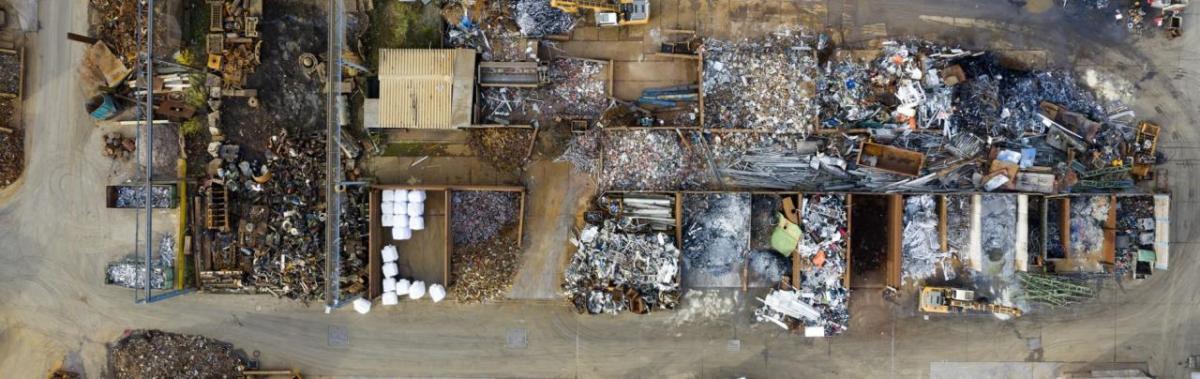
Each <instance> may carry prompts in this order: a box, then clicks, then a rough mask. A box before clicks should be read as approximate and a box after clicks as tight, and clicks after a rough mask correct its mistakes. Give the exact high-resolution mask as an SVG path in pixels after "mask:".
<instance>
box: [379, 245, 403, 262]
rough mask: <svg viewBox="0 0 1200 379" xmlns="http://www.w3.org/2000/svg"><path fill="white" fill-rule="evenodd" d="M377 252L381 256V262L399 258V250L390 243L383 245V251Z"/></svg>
mask: <svg viewBox="0 0 1200 379" xmlns="http://www.w3.org/2000/svg"><path fill="white" fill-rule="evenodd" d="M379 254H380V255H382V256H383V263H389V262H395V261H397V260H399V259H400V251H399V250H396V247H395V246H392V245H387V246H384V247H383V251H380V252H379Z"/></svg>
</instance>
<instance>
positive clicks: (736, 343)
mask: <svg viewBox="0 0 1200 379" xmlns="http://www.w3.org/2000/svg"><path fill="white" fill-rule="evenodd" d="M725 350H729V352H730V353H737V352H740V351H742V340H729V343H728V344H726V345H725Z"/></svg>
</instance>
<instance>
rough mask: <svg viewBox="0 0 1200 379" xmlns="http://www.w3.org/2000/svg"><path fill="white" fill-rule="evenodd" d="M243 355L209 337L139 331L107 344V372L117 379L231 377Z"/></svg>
mask: <svg viewBox="0 0 1200 379" xmlns="http://www.w3.org/2000/svg"><path fill="white" fill-rule="evenodd" d="M244 356H245V353H243V352H240V351H238V350H236V349H234V347H233V345H232V344H229V343H227V342H222V341H218V340H215V339H212V338H207V337H203V336H197V335H188V334H177V333H168V332H163V331H159V330H144V329H139V330H133V331H128V332H126V334H125V335H123V336H122V337H121V339H119V340H117V341H116V342H113V343H110V344H108V369H109V370H110V372H111V373H112V374H113V375H115V377H118V378H168V377H169V378H220V377H226V378H234V377H241V376H242V375H241V372H242V370H243V369H244V368H245V367H246V364H247V362H246V361H245V358H244Z"/></svg>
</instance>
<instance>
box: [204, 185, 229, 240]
mask: <svg viewBox="0 0 1200 379" xmlns="http://www.w3.org/2000/svg"><path fill="white" fill-rule="evenodd" d="M207 195H208V208H207V209H206V210H205V225H206V226H207V227H208V228H209V229H218V230H221V231H226V232H228V231H229V192H228V191H226V190H225V186H224V185H223V184H219V183H213V184H212V185H211V186H208V193H207Z"/></svg>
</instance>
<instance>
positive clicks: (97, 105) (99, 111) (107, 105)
mask: <svg viewBox="0 0 1200 379" xmlns="http://www.w3.org/2000/svg"><path fill="white" fill-rule="evenodd" d="M88 110H89V112H91V114H92V118H94V119H97V120H107V119H110V118H113V116H116V115H117V104H116V103H115V102H113V98H112V96H109V95H108V94H104V95H99V96H96V97H93V98H92V100H91V101H89V102H88Z"/></svg>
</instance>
